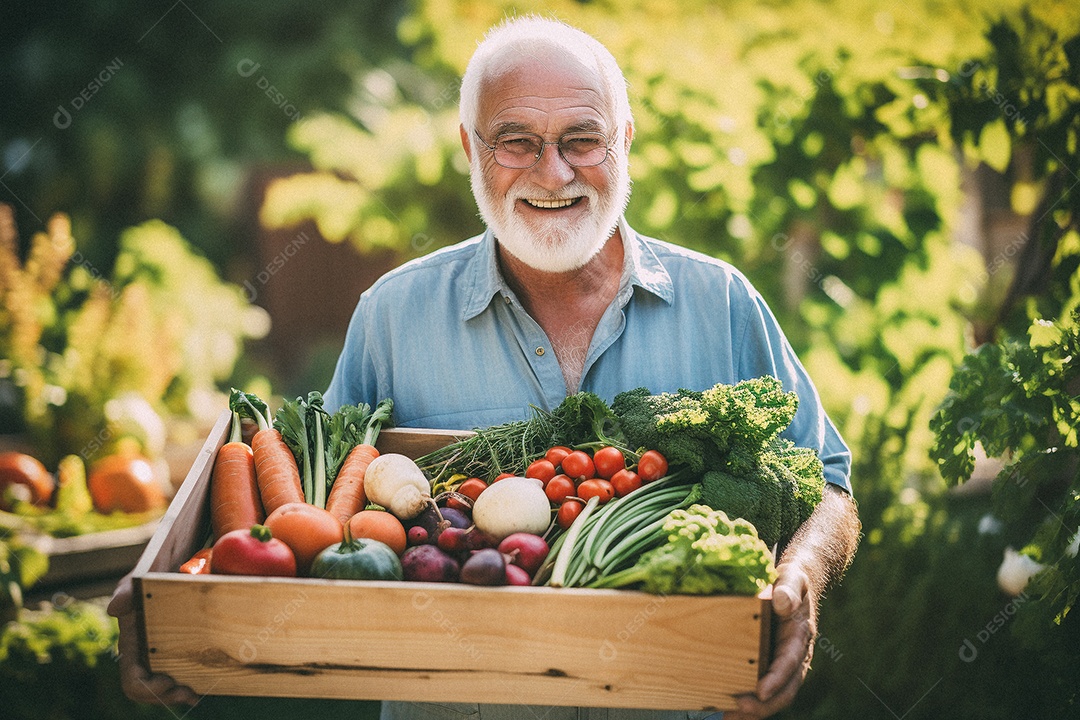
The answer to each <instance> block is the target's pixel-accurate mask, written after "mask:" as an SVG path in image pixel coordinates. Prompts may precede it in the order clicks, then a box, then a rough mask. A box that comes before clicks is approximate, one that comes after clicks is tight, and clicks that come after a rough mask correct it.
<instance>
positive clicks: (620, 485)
mask: <svg viewBox="0 0 1080 720" xmlns="http://www.w3.org/2000/svg"><path fill="white" fill-rule="evenodd" d="M611 486H612V487H613V488H615V495H616V497H626V496H627V495H629V494H630V493H632V492H634V491H635V490H637V489H638V488H639V487H641V476H640V475H638V474H637V473H636V472H634V471H633V470H627V469H626V468H623V469H622V470H620V471H619V472H617V473H615V474H614V475H612V476H611Z"/></svg>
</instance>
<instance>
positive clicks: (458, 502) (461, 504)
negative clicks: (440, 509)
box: [443, 495, 472, 513]
mask: <svg viewBox="0 0 1080 720" xmlns="http://www.w3.org/2000/svg"><path fill="white" fill-rule="evenodd" d="M443 506H444V507H448V508H453V509H454V510H460V511H461V512H463V513H468V512H472V503H471V502H468V501H467V500H462V499H461V498H459V497H454V496H453V495H451V496H449V497H448V498H446V502H444V503H443Z"/></svg>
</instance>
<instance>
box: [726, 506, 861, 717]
mask: <svg viewBox="0 0 1080 720" xmlns="http://www.w3.org/2000/svg"><path fill="white" fill-rule="evenodd" d="M859 530H860V525H859V514H858V512H857V510H856V509H855V503H854V502H853V501H852V500H851V497H850V496H849V495H848V494H847V493H846V492H844V491H843V490H840V489H839V488H837V487H835V486H832V485H826V486H825V494H824V496H823V497H822V500H821V502H820V503H819V504H818V506H817V507H816V508H815V509H814V512H813V513H812V514H811V515H810V517H809V518H808V519H807V521H806V522H805V523H803V525H802V527H801V528H799V531H798V532H797V533H795V537H793V538H792V539H791V542H790V543H789V544H788V546H787V548H786V549H785V550H784V553H783V555H782V556H781V558H780V562H779V563H778V564H777V566H776V575H777V577H776V582H775V583H774V584H773V598H772V609H773V620H774V632H775V633H776V635H775V643H774V645H773V648H774V650H773V659H772V663H771V664H770V665H769V670H768V672H766V673H765V675H764V676H763V677H762V678H761V679H760V680H758V684H757V688H756V689H755V691H754V692H753V693H752V694H749V695H740V696H739V697H737V698H736V699H735V702H736V703H737V704H738V710H735V711H729V712H726V713H724V720H758V719H759V718H764V717H768V716H769V715H772V714H773V713H776V712H778V711H780V710H783V709H784V708H786V707H787V706H788V705H790V704H791V703H792V702H793V701H794V700H795V694H796V693H797V692H798V691H799V687H801V686H802V683H803V680H805V679H806V673H807V672H808V671H809V670H810V660H811V659H812V658H813V657H814V642H815V641H816V640H817V620H818V616H817V613H818V600H819V599H820V598H821V595H822V594H823V593H824V592H825V588H826V587H827V586H828V585H829V583H830V582H831V581H832V580H834V579H837V578H839V577H840V576H841V575H842V574H843V572H844V570H845V569H847V566H848V564H849V563H850V562H851V559H852V557H853V556H854V555H855V548H856V546H857V545H858V542H859Z"/></svg>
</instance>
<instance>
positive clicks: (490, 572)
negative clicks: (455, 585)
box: [461, 548, 506, 585]
mask: <svg viewBox="0 0 1080 720" xmlns="http://www.w3.org/2000/svg"><path fill="white" fill-rule="evenodd" d="M461 582H464V583H469V584H470V585H505V584H506V560H504V559H503V556H502V553H501V552H499V551H498V550H496V549H494V548H487V549H485V550H477V551H476V552H474V553H473V554H472V555H471V556H469V559H468V560H466V561H465V564H464V565H462V566H461Z"/></svg>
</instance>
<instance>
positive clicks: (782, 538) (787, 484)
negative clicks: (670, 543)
mask: <svg viewBox="0 0 1080 720" xmlns="http://www.w3.org/2000/svg"><path fill="white" fill-rule="evenodd" d="M798 407H799V398H798V396H797V395H796V394H795V393H793V392H786V391H785V390H784V388H783V384H782V383H781V382H780V381H779V380H777V379H776V378H774V377H771V376H768V375H766V376H762V377H759V378H753V379H750V380H743V381H741V382H738V383H736V384H734V385H725V384H723V383H718V384H717V385H715V386H713V387H711V388H709V389H707V390H704V391H702V392H697V391H692V390H678V391H677V392H674V393H660V394H659V395H650V394H649V392H648V390H646V389H645V388H638V389H636V390H631V391H629V392H625V393H621V394H620V395H618V396H616V397H615V401H614V403H612V410H613V411H614V413H615V414H616V415H617V416H618V418H619V421H620V423H621V425H622V427H623V429H624V430H625V432H626V436H627V438H628V439H629V440H630V442H631V444H633V445H636V446H638V447H645V448H650V449H655V450H659V451H660V452H661V453H663V454H664V456H665V457H666V458H667V460H668V462H669V463H670V464H671V465H672V466H677V465H682V466H685V467H687V468H689V470H690V471H691V472H692V473H693V474H695V475H698V476H704V477H703V479H702V483H703V486H704V492H705V500H706V502H707V503H708V504H709V505H711V506H712V507H714V508H717V509H720V510H724V511H726V512H728V513H729V514H731V515H733V516H735V517H744V518H746V519H747V520H748V521H749V522H751V523H752V524H753V525H754V526H755V527H756V528H757V531H758V533H759V534H760V537H761V538H762V539H763V540H764V541H765V542H766V543H768V544H769V545H772V544H773V543H777V542H786V541H787V540H788V539H790V537H791V536H792V535H793V534H794V533H795V531H796V530H797V529H798V527H799V525H801V524H802V523H803V522H805V521H806V518H808V517H809V516H810V513H811V512H813V509H814V507H815V506H816V505H817V503H818V502H820V501H821V493H822V490H823V487H824V485H823V475H822V464H821V460H820V459H819V458H818V456H817V453H816V452H814V451H813V450H812V449H809V448H798V447H795V445H794V444H793V443H792V442H791V441H790V440H786V439H782V438H780V437H779V433H780V432H781V431H783V430H784V429H785V428H786V427H787V426H788V425H790V424H791V421H792V420H793V419H794V418H795V412H796V411H797V410H798Z"/></svg>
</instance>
